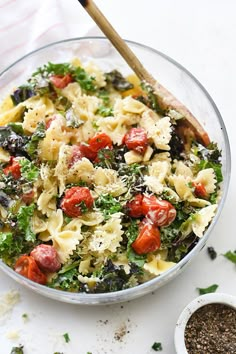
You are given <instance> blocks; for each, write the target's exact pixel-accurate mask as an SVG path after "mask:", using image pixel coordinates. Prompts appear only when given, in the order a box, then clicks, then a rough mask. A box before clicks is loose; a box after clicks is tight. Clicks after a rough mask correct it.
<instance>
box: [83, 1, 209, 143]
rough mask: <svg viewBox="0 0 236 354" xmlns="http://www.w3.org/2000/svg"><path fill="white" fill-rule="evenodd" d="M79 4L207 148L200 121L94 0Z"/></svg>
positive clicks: (163, 104)
mask: <svg viewBox="0 0 236 354" xmlns="http://www.w3.org/2000/svg"><path fill="white" fill-rule="evenodd" d="M79 2H80V4H81V5H82V6H83V7H84V8H85V10H86V11H87V12H88V14H89V15H90V17H91V18H92V19H93V20H94V22H95V23H96V24H97V25H98V27H99V28H100V29H101V30H102V32H103V33H104V34H105V36H106V37H107V38H108V39H109V40H110V42H111V43H112V44H113V45H114V47H115V48H116V49H117V51H118V52H119V53H120V55H121V56H122V57H123V58H124V59H125V61H126V62H127V64H128V65H129V66H130V67H131V69H132V70H133V71H134V72H135V74H136V75H137V76H138V78H139V79H140V80H141V81H145V82H146V83H148V84H149V85H151V86H152V87H153V89H154V92H155V95H156V96H157V100H158V104H159V106H160V108H161V109H162V110H164V111H165V110H169V109H173V110H175V111H177V112H178V113H180V115H181V116H183V118H184V122H185V125H186V126H188V127H189V128H190V129H191V131H192V132H193V133H194V135H195V136H196V138H197V140H198V141H199V142H201V143H202V144H203V145H205V146H207V145H208V144H209V143H210V139H209V136H208V134H207V132H206V131H205V130H204V128H203V127H202V125H201V124H200V123H199V121H198V120H197V119H196V118H195V117H194V116H193V114H192V113H191V112H190V111H189V110H188V109H187V108H186V107H185V106H184V105H183V104H182V103H181V102H180V101H179V100H178V99H177V98H176V97H174V96H173V95H172V94H171V93H170V92H169V91H168V90H167V89H166V88H165V87H163V86H162V85H161V84H160V83H158V82H157V81H156V80H155V79H154V78H153V76H152V75H151V74H150V73H149V72H148V71H147V70H146V69H145V67H144V66H143V64H142V63H141V62H140V60H139V59H138V58H137V57H136V55H135V54H134V53H133V52H132V50H131V49H130V48H129V47H128V45H127V44H126V42H125V41H124V40H123V39H122V38H121V37H120V35H119V34H118V33H117V32H116V30H115V29H114V27H113V26H112V25H111V24H110V22H109V21H108V20H107V19H106V17H105V16H104V15H103V13H102V12H101V11H100V10H99V8H98V7H97V6H96V4H95V3H94V2H93V0H79ZM181 120H182V119H181Z"/></svg>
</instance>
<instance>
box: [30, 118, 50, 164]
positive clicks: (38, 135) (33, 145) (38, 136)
mask: <svg viewBox="0 0 236 354" xmlns="http://www.w3.org/2000/svg"><path fill="white" fill-rule="evenodd" d="M45 136H46V127H45V123H44V122H40V123H38V125H37V128H36V129H35V131H34V133H33V135H32V136H31V138H30V141H29V142H28V144H27V145H26V151H27V153H28V155H29V156H30V157H31V158H35V157H36V156H37V149H38V144H39V141H40V140H42V139H43V138H45Z"/></svg>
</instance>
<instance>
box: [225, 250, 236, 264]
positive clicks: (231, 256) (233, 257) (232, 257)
mask: <svg viewBox="0 0 236 354" xmlns="http://www.w3.org/2000/svg"><path fill="white" fill-rule="evenodd" d="M223 256H224V257H225V258H227V259H228V260H229V261H230V262H232V263H234V264H236V251H233V252H232V251H228V252H226V253H225V254H223Z"/></svg>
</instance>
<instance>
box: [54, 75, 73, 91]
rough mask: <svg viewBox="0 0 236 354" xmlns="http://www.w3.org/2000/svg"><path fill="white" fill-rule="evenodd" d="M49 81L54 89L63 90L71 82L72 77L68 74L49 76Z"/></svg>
mask: <svg viewBox="0 0 236 354" xmlns="http://www.w3.org/2000/svg"><path fill="white" fill-rule="evenodd" d="M50 81H51V83H52V84H53V85H54V86H55V87H56V88H59V89H63V88H64V87H66V86H67V85H68V84H69V83H70V82H72V77H71V75H70V74H66V75H52V76H50Z"/></svg>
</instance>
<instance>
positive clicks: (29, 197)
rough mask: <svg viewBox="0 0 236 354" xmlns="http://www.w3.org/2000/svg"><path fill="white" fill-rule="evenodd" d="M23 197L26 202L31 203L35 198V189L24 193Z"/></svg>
mask: <svg viewBox="0 0 236 354" xmlns="http://www.w3.org/2000/svg"><path fill="white" fill-rule="evenodd" d="M21 199H22V200H23V202H24V203H25V204H31V203H32V201H33V199H34V191H33V190H32V191H30V192H28V193H25V194H23V195H22V197H21Z"/></svg>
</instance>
